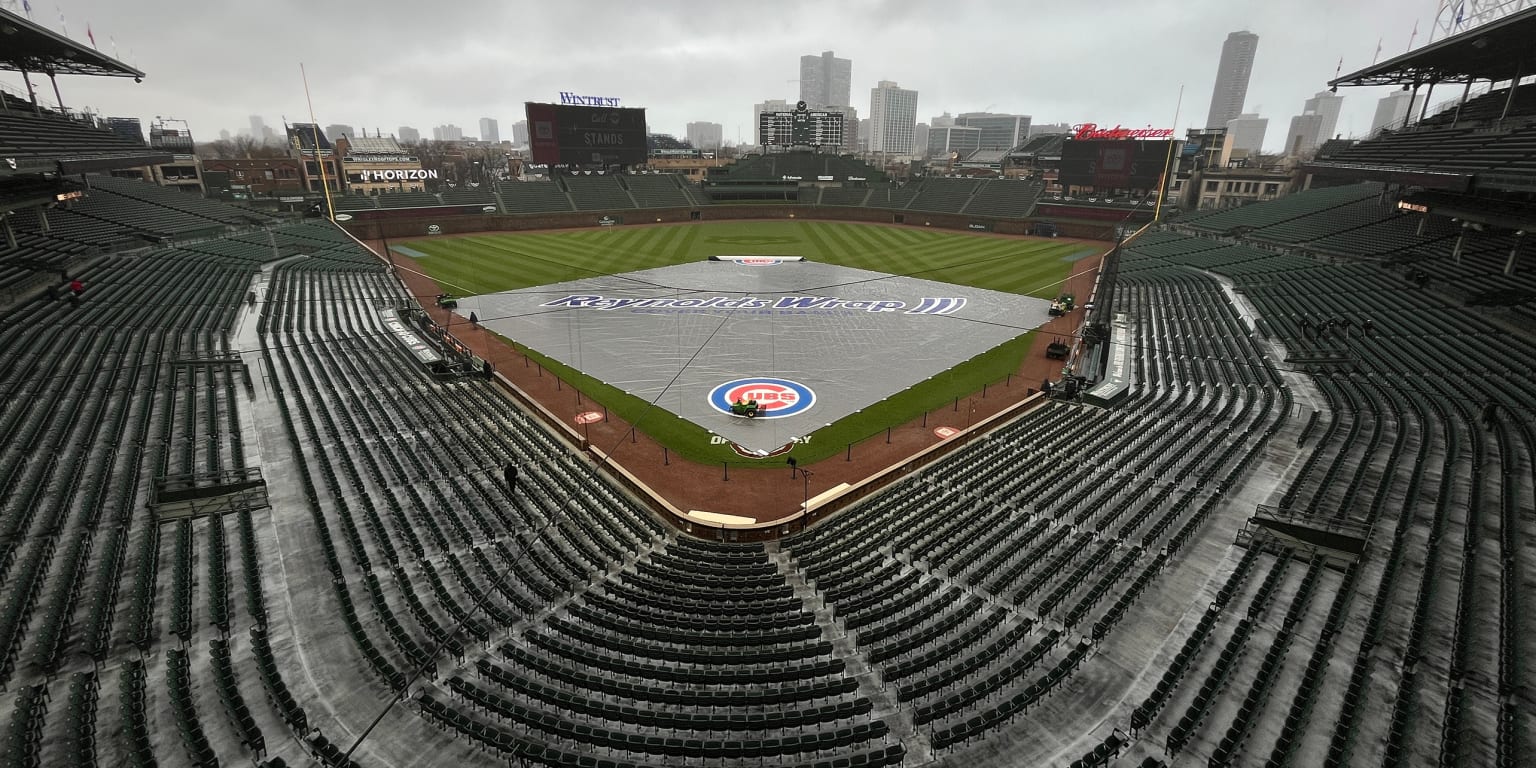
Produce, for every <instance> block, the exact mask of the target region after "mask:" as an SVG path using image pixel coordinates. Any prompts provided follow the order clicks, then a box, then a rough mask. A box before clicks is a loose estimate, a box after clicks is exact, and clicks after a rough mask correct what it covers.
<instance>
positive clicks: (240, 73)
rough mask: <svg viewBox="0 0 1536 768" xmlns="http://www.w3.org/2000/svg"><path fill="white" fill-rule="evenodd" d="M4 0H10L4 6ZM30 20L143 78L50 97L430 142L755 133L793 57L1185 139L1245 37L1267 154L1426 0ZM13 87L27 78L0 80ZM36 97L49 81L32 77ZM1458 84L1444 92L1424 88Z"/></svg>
mask: <svg viewBox="0 0 1536 768" xmlns="http://www.w3.org/2000/svg"><path fill="white" fill-rule="evenodd" d="M0 5H7V6H10V5H14V6H15V7H17V8H18V9H19V7H20V5H21V3H20V0H14V2H12V0H0ZM31 5H32V9H33V10H32V17H33V19H34V21H37V22H38V23H41V24H43V25H45V26H48V27H49V28H52V29H54V30H60V29H61V26H62V25H61V22H60V18H59V17H60V14H61V13H62V14H63V23H64V24H67V31H68V34H69V36H70V37H72V38H74V39H76V40H78V41H81V42H82V43H85V42H87V39H86V31H87V27H88V26H89V29H90V30H91V31H92V32H93V33H94V35H95V38H96V44H97V47H98V48H99V49H100V50H102V51H103V52H105V53H108V54H110V53H111V52H112V51H113V50H114V48H113V46H114V41H115V46H116V49H115V50H116V52H117V54H118V57H119V58H121V59H122V60H124V61H126V62H127V63H129V64H131V65H134V66H136V67H138V68H139V69H141V70H143V71H144V72H145V73H146V77H145V78H144V82H143V83H141V84H134V83H133V82H132V81H131V80H125V79H115V78H85V77H61V78H60V85H59V87H60V89H61V90H62V92H63V96H64V102H65V104H66V105H67V106H69V107H72V108H79V107H83V106H88V107H90V108H92V109H94V110H98V111H100V112H101V113H103V114H107V115H116V116H136V117H139V118H141V119H143V120H144V121H145V125H146V127H147V126H148V123H149V121H150V120H152V119H153V118H154V117H155V116H157V115H162V116H166V117H175V118H180V119H184V120H186V121H187V122H188V124H189V127H190V128H191V130H192V132H193V135H194V136H195V137H196V138H197V139H198V140H200V141H204V140H213V139H216V138H218V134H219V131H220V129H228V130H229V131H231V132H232V133H233V132H239V131H242V130H245V129H247V128H248V126H249V119H248V116H249V115H252V114H258V115H261V116H263V118H265V120H266V122H267V124H268V125H271V126H274V127H279V128H280V126H281V123H282V119H283V117H284V116H286V117H287V119H288V120H290V121H307V119H308V115H309V109H308V108H307V107H306V105H305V100H304V88H303V82H302V80H301V79H300V74H299V64H300V62H302V63H303V64H304V66H305V68H306V69H307V70H308V75H309V88H310V92H311V94H312V96H313V99H314V112H315V118H316V120H317V121H318V122H319V123H320V124H321V125H322V126H323V125H328V124H331V123H344V124H349V125H352V126H355V127H356V128H358V129H362V128H364V127H366V128H367V129H368V130H369V131H370V132H372V131H373V129H375V128H382V129H383V131H384V133H385V134H386V135H388V134H392V133H395V132H396V130H397V128H398V127H399V126H401V125H409V126H413V127H415V128H417V129H419V130H420V131H421V132H422V134H424V135H426V136H430V135H431V128H432V126H434V125H440V124H444V123H453V124H456V125H459V126H461V127H462V128H463V129H464V133H465V135H476V134H478V133H479V123H478V121H479V119H480V118H481V117H491V118H495V119H496V120H498V121H500V124H501V134H502V137H503V138H509V137H510V135H511V124H512V123H513V122H515V121H517V120H519V119H522V117H523V102H525V101H553V100H555V99H556V98H557V96H558V93H559V92H560V91H574V92H578V93H582V94H588V95H597V96H617V97H619V98H621V99H622V100H623V104H624V105H626V106H636V107H645V108H646V109H647V118H648V122H649V124H650V127H651V130H652V131H654V132H663V133H673V134H677V135H679V136H680V135H682V134H683V132H684V126H685V125H686V124H687V123H688V122H690V121H694V120H706V121H711V122H718V123H721V124H723V125H724V126H725V138H726V140H727V141H747V142H750V141H751V140H752V135H751V128H750V123H751V121H752V105H753V104H754V103H756V102H759V101H763V100H765V99H771V98H784V99H787V100H790V101H793V100H794V99H795V98H796V96H797V94H798V86H797V84H796V83H795V82H792V81H793V80H794V79H795V78H797V77H799V57H800V56H801V55H802V54H809V53H820V52H821V51H824V50H833V51H835V52H836V54H837V55H838V56H839V57H843V58H849V59H852V60H853V99H852V100H853V102H854V103H853V106H854V107H857V108H858V110H859V113H860V116H861V117H867V116H868V111H869V89H870V88H871V87H873V86H874V85H875V82H876V81H878V80H895V81H897V82H898V83H899V84H900V85H901V86H902V87H904V88H911V89H915V90H917V91H918V120H919V121H920V122H928V121H929V119H930V118H931V117H932V116H934V115H938V114H940V113H942V112H944V111H949V112H951V113H959V112H966V111H983V110H987V111H994V112H1013V113H1020V114H1027V115H1031V116H1033V119H1034V122H1036V123H1054V122H1066V123H1081V122H1095V123H1098V124H1100V125H1114V124H1116V123H1120V124H1123V125H1126V126H1146V125H1152V126H1155V127H1165V126H1168V125H1170V124H1172V123H1173V119H1174V108H1175V104H1176V102H1177V100H1178V96H1179V88H1180V86H1183V87H1184V99H1183V108H1182V110H1181V111H1180V113H1179V117H1178V125H1177V126H1176V127H1177V128H1178V129H1179V131H1180V133H1181V134H1182V131H1183V129H1184V128H1187V127H1199V126H1200V125H1201V124H1202V123H1203V122H1204V121H1205V116H1206V111H1207V109H1208V108H1209V106H1210V99H1211V88H1212V85H1213V83H1214V81H1215V69H1216V62H1217V59H1218V57H1219V56H1220V53H1221V45H1222V42H1223V41H1224V40H1225V38H1226V36H1227V33H1229V32H1232V31H1235V30H1240V29H1247V30H1250V31H1252V32H1254V33H1256V34H1258V35H1259V48H1258V56H1257V60H1256V62H1255V64H1254V71H1253V78H1252V80H1251V82H1250V85H1249V88H1248V99H1247V107H1246V109H1247V111H1257V112H1259V113H1261V114H1262V115H1263V116H1265V117H1268V118H1269V129H1268V133H1267V134H1266V138H1265V143H1266V145H1267V146H1268V147H1269V148H1279V147H1280V146H1281V145H1282V144H1283V143H1284V134H1285V131H1286V129H1287V127H1288V124H1289V122H1290V118H1291V117H1292V116H1293V115H1295V114H1296V113H1298V112H1299V111H1300V110H1301V105H1302V101H1303V100H1304V99H1306V98H1307V97H1309V96H1311V95H1312V94H1313V93H1315V92H1317V91H1318V90H1321V89H1323V88H1324V87H1325V83H1326V81H1327V80H1328V79H1329V78H1331V77H1333V74H1334V70H1335V68H1336V67H1337V66H1338V64H1339V59H1340V57H1342V58H1343V60H1344V70H1345V71H1346V72H1348V71H1350V70H1352V69H1355V68H1358V67H1362V66H1366V65H1369V64H1370V63H1371V60H1372V58H1373V56H1374V55H1375V53H1376V46H1377V43H1378V41H1381V45H1382V53H1381V58H1382V59H1386V58H1389V57H1391V56H1394V55H1397V54H1400V53H1402V52H1404V51H1405V50H1406V49H1407V47H1408V42H1409V37H1410V35H1411V34H1412V31H1413V28H1414V24H1415V21H1417V22H1418V30H1419V34H1418V37H1417V40H1416V42H1415V46H1416V47H1417V46H1421V45H1423V44H1424V43H1425V42H1427V40H1428V39H1429V33H1430V30H1431V28H1432V27H1433V26H1434V24H1433V16H1434V13H1435V8H1436V4H1435V3H1434V2H1431V1H1429V0H1268V1H1260V0H1181V1H1180V2H1173V1H1171V0H1139V1H1136V2H1132V1H1128V0H1087V1H1086V2H1069V1H1068V2H1063V1H1058V2H1051V3H1042V2H1038V1H1037V0H944V1H943V2H926V1H920V0H891V1H887V2H877V1H876V0H822V1H821V2H798V1H796V0H778V2H773V3H747V2H737V1H733V0H716V1H715V2H701V1H698V0H693V1H690V2H683V1H682V0H565V1H564V2H504V1H502V0H437V2H405V0H368V1H367V2H361V1H357V0H325V1H323V2H321V1H317V0H309V1H307V2H299V1H298V0H260V1H259V2H239V3H234V2H228V1H227V0H181V2H171V1H170V0H134V1H133V2H128V1H127V0H57V2H55V0H31ZM0 82H3V83H5V84H6V85H7V86H9V87H12V88H18V89H19V88H20V87H21V78H20V76H19V75H16V74H13V73H0ZM34 83H35V84H40V85H41V87H42V88H43V89H44V91H43V92H44V94H45V95H46V96H47V100H48V101H50V102H51V101H52V93H51V92H50V91H48V90H47V89H48V86H47V81H46V79H41V80H39V79H37V78H34ZM1386 92H1387V91H1386V90H1385V89H1380V88H1354V89H1343V90H1341V93H1342V94H1344V95H1345V96H1346V98H1345V101H1344V109H1343V113H1342V115H1341V116H1340V118H1339V123H1338V128H1337V130H1338V132H1340V133H1343V134H1345V135H1346V136H1348V135H1352V134H1359V133H1363V132H1364V131H1366V130H1367V129H1369V127H1370V121H1371V116H1372V114H1373V113H1374V110H1375V103H1376V100H1377V99H1378V98H1380V97H1381V96H1383V95H1385V93H1386ZM1442 93H1443V95H1444V96H1446V97H1450V96H1454V95H1459V94H1453V93H1450V92H1449V91H1443V92H1441V93H1437V94H1436V98H1435V101H1439V100H1440V98H1439V97H1440V96H1441V95H1442Z"/></svg>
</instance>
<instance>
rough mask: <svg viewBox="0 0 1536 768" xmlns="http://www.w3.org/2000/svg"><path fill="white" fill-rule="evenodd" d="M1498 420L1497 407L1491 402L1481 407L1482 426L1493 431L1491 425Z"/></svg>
mask: <svg viewBox="0 0 1536 768" xmlns="http://www.w3.org/2000/svg"><path fill="white" fill-rule="evenodd" d="M1498 420H1499V406H1498V404H1497V403H1494V402H1493V401H1491V400H1490V401H1488V404H1487V405H1485V406H1483V426H1484V427H1487V428H1488V429H1493V425H1494V424H1495V423H1496V422H1497V421H1498Z"/></svg>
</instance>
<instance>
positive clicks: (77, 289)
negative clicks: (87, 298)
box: [69, 277, 85, 301]
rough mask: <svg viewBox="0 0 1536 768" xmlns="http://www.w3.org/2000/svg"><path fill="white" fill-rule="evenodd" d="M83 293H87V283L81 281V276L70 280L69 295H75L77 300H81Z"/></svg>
mask: <svg viewBox="0 0 1536 768" xmlns="http://www.w3.org/2000/svg"><path fill="white" fill-rule="evenodd" d="M83 293H85V283H82V282H80V278H78V277H77V278H75V279H73V280H71V281H69V295H70V296H73V297H74V299H75V301H79V300H80V295H81V294H83Z"/></svg>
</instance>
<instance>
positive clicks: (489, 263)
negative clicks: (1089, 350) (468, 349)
mask: <svg viewBox="0 0 1536 768" xmlns="http://www.w3.org/2000/svg"><path fill="white" fill-rule="evenodd" d="M410 247H411V248H412V249H414V250H417V251H420V252H422V253H425V254H427V257H426V258H421V259H417V260H416V261H415V264H416V266H417V267H418V268H419V269H421V271H423V272H425V273H427V274H428V275H431V276H432V277H433V278H434V279H436V280H437V282H438V283H439V284H440V285H442V286H443V289H444V290H446V291H449V292H451V293H455V294H461V295H473V294H481V293H495V292H497V291H507V290H514V289H518V288H528V287H532V286H537V285H546V284H549V283H556V282H562V281H566V280H576V279H580V278H584V277H590V276H593V275H598V274H613V273H620V272H631V271H634V270H639V269H650V268H653V267H662V266H669V265H672V264H683V263H688V262H694V261H700V260H703V259H706V258H708V257H710V256H714V255H721V254H733V255H749V254H762V255H774V256H804V257H806V258H808V259H811V260H814V261H820V262H824V263H828V264H838V265H842V266H847V267H856V268H859V269H869V270H874V271H878V272H886V273H890V274H900V275H911V276H913V277H920V278H923V279H927V280H937V281H941V282H949V283H958V284H961V285H970V286H975V287H978V288H987V289H991V290H995V291H1006V292H1009V293H1020V294H1025V295H1029V296H1036V297H1039V298H1045V299H1052V298H1055V297H1056V295H1057V293H1058V291H1059V290H1060V285H1061V283H1062V281H1064V280H1065V279H1066V278H1067V276H1068V275H1069V274H1070V273H1071V268H1072V262H1071V261H1070V260H1069V259H1070V258H1071V257H1072V256H1073V255H1074V254H1077V253H1079V252H1081V251H1084V250H1093V249H1092V247H1091V246H1085V245H1083V244H1081V243H1060V242H1051V241H1045V240H1039V241H1037V240H1022V239H1010V238H998V237H984V236H977V235H969V234H964V233H955V232H948V231H940V230H929V229H917V228H913V227H889V226H881V225H872V224H848V223H840V222H821V221H816V222H795V221H773V222H702V223H696V224H687V225H679V226H658V227H628V228H626V227H613V228H601V229H591V230H582V231H565V232H546V233H533V234H527V233H508V234H502V235H485V236H474V237H455V238H444V239H428V240H418V241H413V242H412V243H411V244H410ZM1033 336H1034V334H1033V333H1028V334H1024V335H1023V336H1020V337H1018V338H1015V339H1013V340H1012V341H1009V342H1007V343H1004V344H1002V345H1000V346H998V347H996V348H994V349H992V350H990V351H988V352H985V353H983V354H981V355H978V356H977V357H975V358H972V359H971V360H968V361H966V362H964V363H961V364H960V365H958V366H956V367H954V368H953V369H951V370H950V371H949V372H947V373H945V374H943V375H941V376H936V377H934V378H933V379H930V380H928V381H925V382H922V383H920V384H918V385H916V386H914V387H912V388H911V389H909V390H907V391H905V392H902V393H901V394H899V395H895V396H893V397H890V398H888V399H886V400H884V401H882V402H879V403H876V404H874V405H872V406H870V407H868V408H865V409H863V411H862V412H860V413H856V414H853V415H851V416H848V417H847V418H844V419H842V420H840V421H837V422H834V423H833V424H832V425H831V426H829V427H823V428H822V429H820V430H818V431H816V432H815V433H813V435H812V439H811V441H810V443H809V444H807V445H804V446H801V447H799V448H796V449H795V455H796V456H797V457H799V458H800V459H801V460H802V461H806V462H812V461H816V460H818V459H821V458H825V457H827V456H830V455H832V454H835V453H838V452H840V451H842V450H843V448H844V446H846V445H847V444H848V443H851V442H857V441H859V440H862V439H864V438H865V437H869V436H871V435H874V434H877V433H879V432H881V431H883V430H884V429H885V428H886V427H887V426H891V425H894V424H901V423H904V422H907V421H910V420H912V419H915V418H917V417H919V416H921V415H922V414H923V413H924V412H925V411H931V410H934V409H936V408H938V407H940V406H942V405H944V404H947V403H950V402H951V401H952V400H953V399H954V398H956V397H961V396H964V395H967V394H969V393H971V392H975V391H977V390H980V389H981V387H982V385H983V384H986V383H990V382H995V381H998V380H1000V379H1003V378H1004V377H1006V376H1007V375H1008V374H1009V373H1013V372H1015V371H1017V370H1018V368H1019V364H1020V363H1021V361H1022V360H1023V357H1024V355H1025V354H1026V353H1027V352H1028V350H1029V346H1030V343H1031V341H1032V339H1033ZM531 356H532V357H534V359H536V360H539V361H540V363H541V364H543V365H544V366H545V367H546V368H550V369H552V370H553V371H555V372H556V373H557V374H558V375H560V376H561V378H563V379H565V380H566V381H569V382H571V383H572V384H574V385H575V386H577V387H578V388H580V389H581V391H582V392H584V393H586V394H587V395H588V396H589V397H590V398H591V399H593V400H595V401H597V402H599V403H602V404H603V405H605V406H607V408H608V410H609V411H611V412H613V413H615V414H617V415H618V416H619V417H620V418H623V419H624V420H626V421H629V422H630V423H634V424H638V425H639V427H640V429H641V431H643V432H645V433H646V434H649V435H651V436H652V437H653V438H655V439H656V440H658V441H660V442H661V443H662V444H664V445H667V446H669V447H670V448H671V449H672V450H673V451H674V452H675V453H677V454H679V455H681V456H683V457H685V458H689V459H692V460H694V461H701V462H712V463H719V462H721V461H735V462H747V461H748V460H745V459H742V458H741V457H739V456H738V455H737V454H736V453H735V452H734V451H732V450H730V448H729V447H728V446H711V445H709V444H708V438H709V433H708V432H707V431H706V430H705V429H703V428H702V427H699V426H698V425H696V424H693V423H691V422H688V421H685V420H683V419H682V418H680V417H677V416H675V415H673V414H672V413H671V412H669V411H666V410H664V409H661V408H653V407H651V406H650V404H649V403H648V402H646V401H644V400H641V399H639V398H636V397H633V396H631V395H627V394H625V393H623V392H622V391H620V390H618V389H616V388H614V387H611V386H608V385H606V384H603V383H602V382H599V381H597V380H596V379H593V378H591V377H590V376H586V375H584V374H581V373H579V372H577V371H575V370H573V369H571V368H569V367H568V366H565V365H563V364H561V363H558V362H556V361H554V360H551V359H549V358H547V357H544V356H543V355H539V354H537V352H536V351H534V352H532V353H531Z"/></svg>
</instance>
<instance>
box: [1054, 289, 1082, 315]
mask: <svg viewBox="0 0 1536 768" xmlns="http://www.w3.org/2000/svg"><path fill="white" fill-rule="evenodd" d="M1076 308H1077V298H1076V297H1074V296H1073V295H1072V294H1070V293H1063V294H1062V295H1061V297H1060V298H1058V299H1056V300H1055V301H1053V302H1051V309H1050V312H1051V316H1052V317H1055V316H1057V315H1065V314H1068V313H1070V312H1071V311H1072V310H1074V309H1076Z"/></svg>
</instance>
